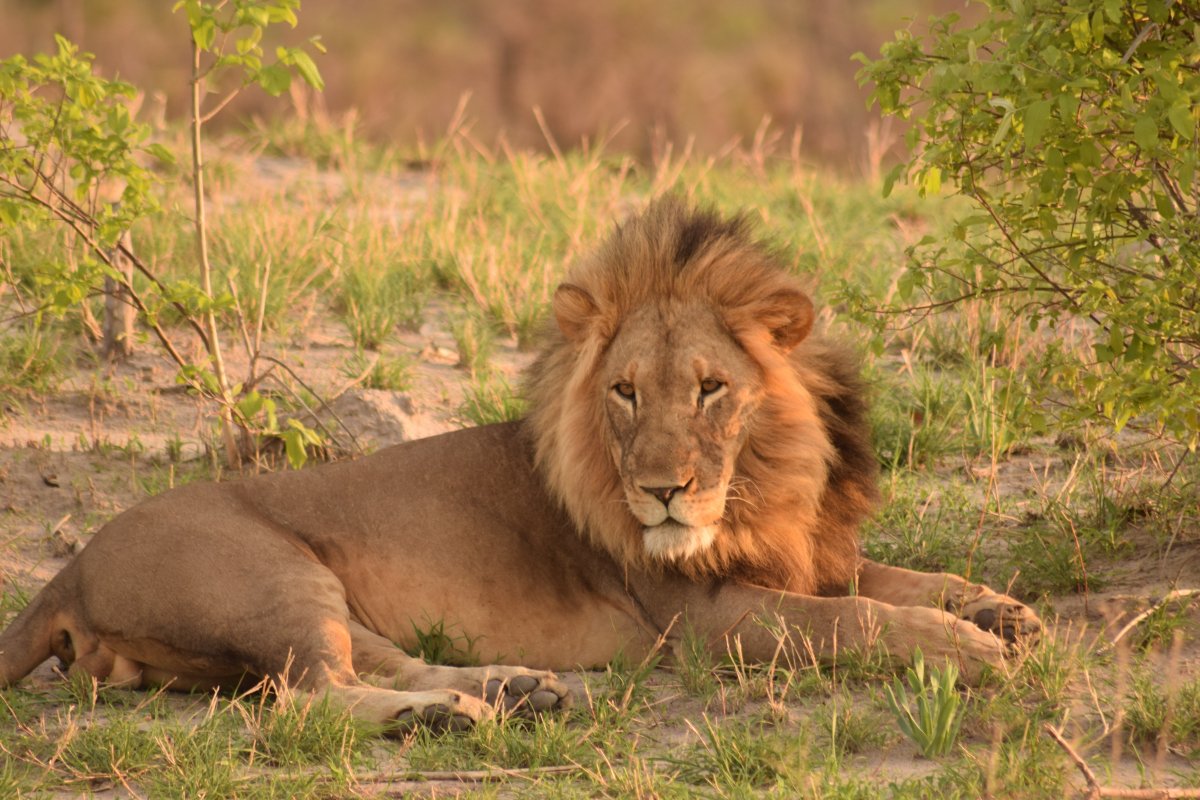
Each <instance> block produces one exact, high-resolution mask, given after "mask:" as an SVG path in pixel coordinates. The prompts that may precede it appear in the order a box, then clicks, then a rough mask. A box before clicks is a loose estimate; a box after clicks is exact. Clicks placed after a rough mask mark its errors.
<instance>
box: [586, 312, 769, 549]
mask: <svg viewBox="0 0 1200 800" xmlns="http://www.w3.org/2000/svg"><path fill="white" fill-rule="evenodd" d="M601 372H602V381H601V382H600V383H599V384H598V386H599V388H600V390H601V391H603V392H604V400H603V403H604V413H605V431H606V439H607V444H608V448H609V452H610V454H611V456H612V459H613V462H614V464H615V465H616V467H617V471H618V473H619V475H620V480H621V484H622V488H623V489H624V495H625V502H626V503H627V505H628V507H629V511H630V512H631V513H632V514H633V516H634V517H636V518H637V520H638V522H639V523H640V524H641V525H642V541H643V545H644V547H645V550H646V554H647V555H648V556H650V557H652V558H655V559H662V560H666V561H677V560H682V559H687V558H689V557H691V556H693V555H695V554H696V553H699V552H701V551H703V550H704V549H706V548H707V547H709V545H711V544H712V542H713V541H714V539H715V537H716V535H717V532H718V528H717V526H718V524H719V523H720V521H721V519H722V517H723V515H724V514H725V504H726V501H727V498H728V497H729V496H730V482H731V479H732V478H733V475H734V466H735V461H736V459H737V455H738V453H739V451H740V450H741V449H742V447H743V445H744V443H745V438H746V430H747V423H748V421H749V419H750V418H751V416H752V415H753V413H754V410H755V408H756V407H757V405H758V403H759V398H760V394H761V387H760V379H759V375H758V371H757V370H756V368H755V366H754V363H753V362H752V361H751V360H750V358H749V357H748V356H747V355H746V353H745V352H744V351H743V350H742V349H741V348H740V347H739V346H738V344H737V343H736V342H735V341H734V340H733V338H732V337H731V336H730V334H729V333H728V331H727V330H726V328H725V327H724V326H723V324H722V322H721V321H720V320H719V319H718V318H717V316H716V314H715V313H714V312H713V310H712V309H711V308H709V307H707V306H703V305H693V306H690V307H687V306H685V307H676V306H673V307H670V308H667V309H664V308H663V307H661V306H646V307H643V308H641V309H639V310H637V311H635V312H633V313H632V314H630V315H629V317H627V318H626V319H625V320H624V321H623V323H622V324H621V327H620V330H619V331H618V333H617V335H616V336H615V338H614V339H613V340H612V342H611V344H610V346H609V348H608V351H607V353H606V355H605V357H604V359H603V362H602V365H601Z"/></svg>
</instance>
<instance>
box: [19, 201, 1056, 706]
mask: <svg viewBox="0 0 1200 800" xmlns="http://www.w3.org/2000/svg"><path fill="white" fill-rule="evenodd" d="M743 228H744V226H743V225H742V224H741V223H740V222H734V223H728V222H722V221H720V220H718V219H717V218H715V217H713V216H711V215H705V214H690V213H689V212H686V211H685V210H683V209H682V208H681V207H679V206H678V205H676V204H673V203H664V204H660V205H658V206H656V207H655V208H654V209H652V210H651V212H649V213H647V214H646V215H644V216H643V217H641V218H639V219H637V220H635V221H633V222H632V223H630V224H628V225H626V226H625V227H623V228H621V229H619V230H618V232H617V234H616V235H614V237H613V238H612V239H611V240H610V241H609V243H608V244H607V245H606V246H605V247H604V248H602V249H601V250H600V251H599V252H598V253H597V255H596V256H595V257H594V258H592V259H591V260H589V261H586V262H584V263H583V264H581V265H580V266H578V267H577V268H576V269H575V270H574V271H573V272H572V274H571V276H570V279H571V281H572V282H571V283H569V284H566V285H564V287H563V288H561V289H560V290H559V293H558V295H556V298H555V314H556V317H557V321H558V326H559V327H558V331H557V332H555V333H552V334H551V335H550V337H549V341H548V344H547V346H546V348H545V350H544V351H543V353H542V356H541V357H540V358H539V360H538V362H537V364H536V365H535V366H534V367H533V369H532V370H531V375H530V384H529V388H530V396H531V400H532V402H533V408H534V410H533V413H532V414H531V416H530V418H529V419H527V420H526V421H524V422H521V423H512V424H506V425H497V426H489V427H484V428H478V429H472V430H465V431H459V432H456V433H451V434H446V435H443V436H439V437H434V438H431V439H427V440H421V441H417V442H410V443H406V444H403V445H399V446H396V447H393V448H389V449H387V450H384V451H382V452H380V453H377V454H375V455H372V456H369V457H366V458H363V459H360V460H357V461H353V462H348V463H341V464H334V465H329V466H325V467H320V468H316V469H312V470H307V471H303V472H298V473H281V474H275V475H267V476H261V477H257V478H253V479H250V480H246V481H242V482H233V483H225V484H205V485H193V486H188V487H184V488H181V489H178V490H175V491H172V492H168V493H166V494H164V495H161V496H159V497H157V498H154V499H152V500H150V501H148V502H146V503H144V504H142V505H140V506H137V507H135V508H133V509H131V510H130V511H128V512H126V513H124V514H122V515H121V516H119V517H117V518H116V519H115V520H113V521H112V522H111V523H110V524H109V525H107V526H105V528H104V529H102V530H101V531H100V532H98V533H97V534H96V536H95V537H94V539H93V540H92V541H91V542H90V543H89V544H88V546H87V547H86V548H85V549H84V550H83V552H82V553H81V554H80V555H79V556H78V557H77V558H76V559H75V560H74V561H73V562H72V563H71V564H70V565H69V566H68V567H67V568H65V569H64V570H63V571H62V572H61V573H60V574H59V575H58V576H57V577H56V578H55V579H54V580H53V581H51V583H50V584H48V585H47V587H46V588H45V589H44V590H43V591H42V592H41V593H40V594H39V595H38V596H37V597H36V598H35V599H34V600H33V601H32V602H31V604H30V606H29V607H28V608H27V609H26V610H25V611H24V612H22V614H20V615H19V616H18V618H17V620H16V621H15V622H14V623H13V625H12V626H11V627H10V628H9V629H8V630H7V631H5V632H4V633H3V634H2V635H0V686H3V685H5V684H7V683H10V682H12V681H14V680H16V679H18V678H20V677H21V676H22V675H24V674H25V673H27V672H28V671H29V670H30V669H32V668H33V667H34V666H36V665H37V664H38V663H40V662H41V661H42V660H44V659H45V658H47V657H49V656H50V655H51V654H54V655H58V656H59V657H60V659H62V660H63V661H64V662H66V663H71V664H73V666H72V669H75V670H79V671H84V672H87V673H89V674H92V675H94V676H96V677H98V678H100V679H104V680H110V681H117V682H124V683H127V684H129V685H133V686H138V685H142V684H144V683H149V682H158V683H162V682H168V683H173V685H176V686H185V687H186V686H194V687H207V686H211V685H218V684H223V683H230V682H233V681H236V680H238V679H239V678H240V677H241V676H242V675H244V674H249V675H258V676H267V677H274V678H281V679H284V680H287V681H289V682H290V683H293V684H296V685H299V686H302V687H305V688H309V689H312V690H314V691H315V690H323V691H328V692H330V694H331V695H332V696H335V697H337V698H339V699H340V700H342V701H343V702H344V703H345V704H346V705H347V706H349V707H351V708H352V709H354V710H355V713H358V714H360V715H362V716H364V717H368V718H371V719H376V720H379V721H387V720H397V721H400V722H405V721H408V720H417V721H424V722H427V723H431V724H441V725H446V724H455V723H456V721H457V722H462V723H463V724H469V723H470V722H471V721H473V720H475V719H477V718H478V717H479V716H480V715H481V714H483V713H486V707H485V706H484V704H483V702H482V698H483V697H484V695H486V696H487V699H488V700H489V701H491V702H494V703H500V702H504V703H509V704H517V705H520V704H527V705H529V706H532V707H533V708H536V709H539V710H540V709H544V708H550V707H553V706H556V705H561V704H562V702H564V700H565V690H564V689H563V688H562V687H561V685H560V684H558V683H557V681H555V679H554V678H553V676H551V675H549V674H547V673H540V672H534V671H531V670H529V669H523V668H520V667H515V666H514V667H502V666H489V667H481V668H475V669H458V670H455V669H448V668H444V667H433V666H429V665H425V664H424V663H422V662H419V661H416V660H415V659H412V658H409V657H407V656H405V655H403V654H402V653H401V652H400V651H399V650H398V649H396V648H395V646H394V645H395V644H400V645H403V646H409V647H411V646H412V645H414V644H416V641H415V635H416V631H417V630H418V629H424V628H429V627H431V626H435V625H437V626H441V627H442V628H443V629H444V630H445V631H446V632H448V633H449V634H450V635H451V636H454V637H458V639H459V640H460V642H462V643H464V649H469V650H470V651H471V652H472V654H473V655H474V656H475V657H477V658H479V659H480V660H481V662H482V663H483V664H486V665H518V664H520V665H526V666H528V667H534V668H537V669H541V670H545V669H571V668H576V667H597V666H601V665H603V664H604V663H606V662H608V661H609V660H611V659H612V658H614V657H615V656H616V655H617V654H618V653H624V654H625V655H628V656H633V657H637V656H639V655H641V654H645V653H647V652H649V651H650V649H651V648H652V647H654V646H655V643H656V641H657V640H658V639H659V638H660V637H661V636H666V637H667V638H670V636H671V632H672V626H673V625H674V624H675V622H676V621H677V620H678V618H679V617H680V616H681V615H685V616H686V617H687V620H688V623H689V625H690V626H691V627H692V628H693V629H695V630H697V631H699V632H700V633H701V634H702V635H705V636H707V637H708V638H709V639H710V640H711V643H712V646H713V647H714V649H716V650H718V651H721V650H723V649H724V647H725V644H724V642H723V638H724V637H725V636H729V635H737V636H740V637H741V638H742V640H743V641H742V645H743V651H744V652H745V653H746V654H747V656H748V657H750V658H769V657H770V656H771V654H772V653H773V652H774V650H775V647H776V646H777V640H776V638H775V637H774V636H773V635H771V634H770V633H769V631H768V630H767V628H766V627H764V626H763V625H761V624H759V623H758V621H757V619H758V617H760V616H763V615H772V614H782V615H783V617H784V618H785V619H786V621H787V622H788V623H789V624H790V625H791V626H792V627H793V629H794V630H795V631H796V632H797V633H802V634H804V635H806V636H809V637H810V639H811V641H812V643H813V645H814V650H815V652H816V653H817V654H818V655H824V654H828V653H832V652H833V651H835V650H836V649H838V648H839V647H840V648H841V649H845V648H847V647H856V646H867V645H869V644H871V643H872V642H874V641H876V640H877V639H879V640H880V641H882V643H883V644H885V645H886V646H887V647H888V648H889V649H890V650H891V651H892V652H893V653H894V654H895V655H897V656H898V657H901V658H903V657H906V656H907V655H908V654H909V652H910V651H911V649H912V648H913V647H915V646H918V645H919V646H921V647H922V648H923V649H924V650H925V651H926V653H927V654H933V655H940V656H942V657H946V658H954V659H957V660H959V661H961V662H962V663H963V664H964V665H966V666H967V667H968V670H969V672H971V673H972V674H973V673H975V672H977V671H978V670H977V668H978V666H979V665H981V664H983V663H991V662H995V661H996V660H997V659H998V658H999V657H1000V655H1001V654H1002V652H1003V645H1002V643H1001V642H1000V640H999V639H998V638H997V637H995V636H994V635H993V634H991V633H988V632H985V631H983V630H981V629H980V628H979V627H977V626H975V625H971V624H956V620H955V617H954V616H952V615H949V614H946V613H945V612H944V611H942V610H940V609H935V608H933V607H931V606H929V607H921V608H916V607H914V608H897V607H896V606H895V605H893V603H899V602H904V603H912V604H913V605H918V604H931V603H937V604H939V605H944V606H945V607H946V608H951V609H953V610H955V611H957V612H958V613H959V614H960V615H962V616H968V617H970V616H971V615H972V614H977V613H978V612H979V611H980V610H988V613H991V618H990V619H992V620H993V621H994V622H997V623H999V624H998V625H988V626H986V627H993V628H996V629H997V630H1001V631H1004V632H1006V633H1007V632H1009V631H1008V628H1006V627H1005V625H1008V627H1009V628H1011V627H1012V626H1011V624H1010V623H1011V621H1012V618H1013V617H1014V616H1019V617H1020V620H1019V622H1020V625H1021V626H1022V627H1026V628H1030V629H1032V627H1033V626H1034V625H1035V624H1036V618H1034V617H1033V616H1032V614H1030V613H1027V611H1026V610H1024V609H1023V607H1021V606H1019V604H1016V603H1015V601H1011V600H1009V599H1008V598H1004V597H1003V596H1000V595H996V594H995V593H991V592H990V591H988V590H986V589H984V588H983V587H976V586H972V585H970V584H966V582H965V581H963V580H962V579H961V578H954V577H952V576H923V575H919V574H917V573H908V572H906V571H903V570H894V569H891V568H887V567H880V566H879V565H873V564H870V563H869V562H863V561H861V560H860V559H859V556H858V540H857V528H858V525H859V523H860V522H861V521H862V519H863V517H864V516H865V515H866V514H867V513H869V511H870V508H871V504H872V502H873V500H874V477H875V475H874V473H875V466H874V460H873V456H872V454H871V451H870V448H869V444H868V428H867V423H866V420H865V414H864V409H865V405H864V401H863V397H862V392H861V389H860V387H859V385H858V382H857V378H856V377H855V370H854V369H853V368H852V367H851V366H850V365H849V363H848V362H847V360H846V359H845V358H844V357H842V356H839V355H837V353H836V351H835V350H834V349H831V348H830V347H829V346H827V345H825V344H823V343H822V342H820V341H819V340H818V339H816V338H807V335H808V332H809V328H810V327H811V323H812V314H811V305H810V304H809V303H808V300H807V298H805V297H804V296H803V294H801V293H800V292H799V290H798V289H796V288H795V287H794V285H793V284H792V282H791V279H790V278H788V277H787V276H786V275H785V274H784V273H783V271H782V270H780V269H779V268H778V266H777V265H776V264H775V262H774V261H773V260H772V258H771V256H770V254H769V253H767V252H766V251H764V250H763V249H762V248H761V246H760V245H758V244H756V243H754V242H753V241H751V240H750V239H749V238H747V236H746V234H745V231H744V230H743ZM856 581H857V582H858V593H859V594H860V595H863V596H861V597H849V596H847V595H848V594H850V593H851V590H852V589H853V588H854V586H855V582H856ZM822 595H824V596H826V597H822ZM972 604H974V605H972ZM968 606H970V608H968ZM1005 614H1009V615H1010V618H1009V619H1008V621H1007V622H1006V621H1005V620H1004V615H1005ZM984 616H986V614H985V615H984ZM978 619H983V616H979V617H978Z"/></svg>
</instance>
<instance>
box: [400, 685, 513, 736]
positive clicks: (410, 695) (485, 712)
mask: <svg viewBox="0 0 1200 800" xmlns="http://www.w3.org/2000/svg"><path fill="white" fill-rule="evenodd" d="M396 697H397V699H399V700H402V701H403V702H402V707H401V708H399V709H397V710H396V711H395V712H394V713H393V714H392V715H391V719H390V721H389V722H388V724H387V728H386V730H387V733H388V734H390V735H401V736H403V735H405V734H408V733H410V732H412V731H413V730H416V729H417V728H428V729H429V730H431V731H433V732H434V733H452V732H456V731H467V730H470V729H471V728H473V727H475V725H476V723H478V722H479V721H480V720H483V719H487V718H488V717H490V716H492V714H493V713H494V712H493V709H492V707H491V706H490V705H488V704H487V703H484V702H483V701H482V700H480V699H479V698H478V697H471V696H470V695H467V694H463V693H462V692H455V691H444V692H397V693H396Z"/></svg>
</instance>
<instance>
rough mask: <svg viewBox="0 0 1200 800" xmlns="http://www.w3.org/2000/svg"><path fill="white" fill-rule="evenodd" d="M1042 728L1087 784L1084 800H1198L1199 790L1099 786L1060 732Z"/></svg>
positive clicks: (1092, 774) (1098, 782)
mask: <svg viewBox="0 0 1200 800" xmlns="http://www.w3.org/2000/svg"><path fill="white" fill-rule="evenodd" d="M1042 728H1043V729H1044V730H1045V731H1046V733H1048V734H1050V738H1051V739H1053V740H1054V741H1055V742H1057V743H1058V746H1059V747H1061V748H1062V750H1063V752H1064V753H1066V754H1067V758H1069V759H1071V762H1072V763H1073V764H1074V765H1075V766H1076V768H1078V770H1079V772H1080V774H1082V775H1083V780H1084V782H1085V783H1086V784H1087V788H1086V789H1085V790H1084V795H1083V796H1084V797H1085V798H1086V800H1098V798H1101V797H1117V798H1123V799H1124V800H1200V789H1176V788H1172V787H1167V786H1162V787H1157V786H1156V787H1152V788H1149V789H1126V788H1125V787H1122V786H1101V785H1100V781H1098V780H1097V779H1096V773H1094V772H1092V768H1091V767H1089V766H1088V764H1087V762H1086V761H1084V760H1083V757H1082V756H1080V755H1079V753H1077V752H1075V748H1073V747H1071V745H1070V743H1069V742H1068V741H1067V740H1066V739H1064V738H1063V735H1062V732H1061V731H1059V730H1058V729H1057V728H1055V727H1054V726H1053V725H1051V724H1050V723H1049V722H1047V723H1046V724H1045V725H1043V726H1042Z"/></svg>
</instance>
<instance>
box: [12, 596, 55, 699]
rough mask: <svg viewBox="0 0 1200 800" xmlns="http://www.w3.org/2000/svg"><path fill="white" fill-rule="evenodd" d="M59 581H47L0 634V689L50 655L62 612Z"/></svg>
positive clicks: (31, 669) (28, 671)
mask: <svg viewBox="0 0 1200 800" xmlns="http://www.w3.org/2000/svg"><path fill="white" fill-rule="evenodd" d="M60 577H61V573H60ZM62 583H63V582H62V581H60V580H59V579H58V578H55V579H54V580H52V581H50V583H48V584H47V585H46V586H45V587H43V588H42V590H41V591H40V592H38V593H37V594H36V595H34V598H33V599H32V600H30V601H29V605H27V606H25V608H24V609H23V610H22V611H21V612H20V613H19V614H17V617H16V619H14V620H13V621H12V624H10V625H9V626H8V628H7V629H5V631H4V632H3V633H0V689H3V688H4V687H6V686H10V685H12V684H13V683H15V682H17V681H19V680H20V679H21V678H24V677H25V676H26V675H28V674H29V673H30V672H32V671H33V669H34V668H35V667H37V666H38V665H39V664H41V663H42V662H43V661H45V660H46V659H47V658H49V657H50V656H51V655H53V651H52V649H51V646H52V640H53V635H54V630H55V628H56V627H57V625H58V620H59V618H60V617H61V611H62V603H61V602H60V601H61V596H62Z"/></svg>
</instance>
